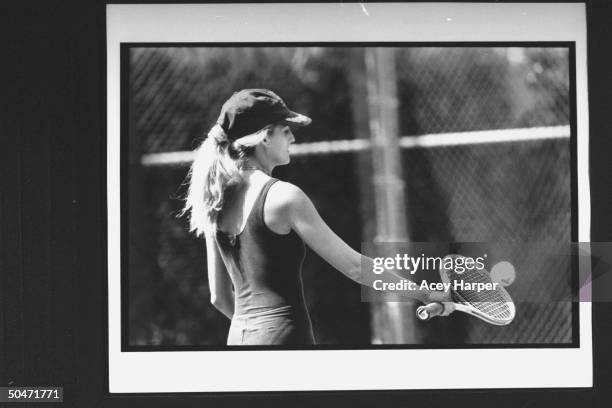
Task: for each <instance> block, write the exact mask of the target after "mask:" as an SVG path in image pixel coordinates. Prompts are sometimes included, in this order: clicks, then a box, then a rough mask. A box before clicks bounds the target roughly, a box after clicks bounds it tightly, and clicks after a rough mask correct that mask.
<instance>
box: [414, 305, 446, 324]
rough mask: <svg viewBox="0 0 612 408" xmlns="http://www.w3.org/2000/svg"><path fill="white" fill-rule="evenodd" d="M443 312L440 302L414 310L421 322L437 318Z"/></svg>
mask: <svg viewBox="0 0 612 408" xmlns="http://www.w3.org/2000/svg"><path fill="white" fill-rule="evenodd" d="M443 312H444V306H443V305H442V303H440V302H434V303H429V304H427V305H425V306H419V307H418V308H417V310H416V315H417V317H418V318H419V319H421V320H429V319H431V318H432V317H434V316H438V315H439V314H442V313H443Z"/></svg>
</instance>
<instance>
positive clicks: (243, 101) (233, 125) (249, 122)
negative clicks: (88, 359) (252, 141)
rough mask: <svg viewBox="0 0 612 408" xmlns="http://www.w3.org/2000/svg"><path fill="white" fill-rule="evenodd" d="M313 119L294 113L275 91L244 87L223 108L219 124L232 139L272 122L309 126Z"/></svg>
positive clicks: (255, 130)
mask: <svg viewBox="0 0 612 408" xmlns="http://www.w3.org/2000/svg"><path fill="white" fill-rule="evenodd" d="M310 122H312V120H311V119H310V118H309V117H308V116H305V115H302V114H299V113H297V112H293V111H292V110H290V109H289V108H288V107H287V105H286V104H285V102H283V100H282V99H281V98H280V97H279V96H278V95H277V94H275V93H274V92H272V91H270V90H267V89H243V90H241V91H238V92H234V94H233V95H232V96H231V97H230V98H229V99H228V100H227V101H226V102H225V103H224V104H223V106H222V107H221V114H220V115H219V119H217V124H218V125H219V126H221V128H222V129H223V130H224V131H225V133H226V134H227V137H228V139H229V140H230V141H232V142H233V141H234V140H236V139H239V138H241V137H243V136H247V135H250V134H253V133H255V132H257V131H259V130H261V129H263V128H264V127H266V126H268V125H272V124H278V123H280V124H285V125H288V126H306V125H308V124H310Z"/></svg>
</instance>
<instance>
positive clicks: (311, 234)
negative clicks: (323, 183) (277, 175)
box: [283, 183, 447, 303]
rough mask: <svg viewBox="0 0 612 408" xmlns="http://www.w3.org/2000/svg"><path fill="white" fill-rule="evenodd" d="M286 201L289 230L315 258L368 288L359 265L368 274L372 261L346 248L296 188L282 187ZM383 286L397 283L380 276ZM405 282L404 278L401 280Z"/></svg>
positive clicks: (429, 298)
mask: <svg viewBox="0 0 612 408" xmlns="http://www.w3.org/2000/svg"><path fill="white" fill-rule="evenodd" d="M283 184H284V186H283V189H284V190H285V191H284V193H285V194H286V197H288V199H287V206H286V207H287V217H288V218H289V220H290V224H291V228H292V229H293V230H295V231H296V232H297V233H298V235H299V236H300V237H301V238H302V239H303V240H304V242H306V244H307V245H308V246H309V247H310V248H312V249H313V250H314V251H315V252H316V253H317V254H318V255H319V256H321V257H322V258H323V259H325V260H326V261H327V262H329V263H330V264H331V265H332V266H333V267H334V268H336V269H337V270H339V271H340V272H342V273H343V274H344V275H346V276H347V277H349V278H350V279H352V280H353V281H355V282H357V283H359V284H362V285H366V286H369V284H370V280H367V279H364V276H362V269H361V268H362V262H364V267H365V270H372V267H373V263H374V261H373V260H372V258H369V257H366V256H365V255H361V254H360V253H359V252H357V251H355V250H354V249H353V248H351V247H350V246H348V245H347V244H346V243H345V242H344V241H343V240H342V239H341V238H340V237H338V235H336V234H335V233H334V232H333V231H332V230H331V228H329V226H328V225H327V224H326V223H325V221H323V219H322V218H321V216H320V215H319V213H318V212H317V210H316V209H315V207H314V205H313V204H312V201H310V199H309V198H308V197H307V196H306V194H304V192H303V191H302V190H300V189H299V188H298V187H296V186H293V185H291V184H288V183H283ZM379 276H380V278H381V279H384V280H385V281H386V282H394V281H397V280H398V279H399V278H400V277H399V276H398V275H396V274H391V273H389V272H383V274H381V275H379ZM402 279H405V278H402ZM406 295H409V296H410V297H412V298H415V299H418V300H419V301H421V302H423V303H429V302H433V301H444V300H446V297H447V295H446V294H445V293H444V292H436V291H417V290H415V291H407V293H406Z"/></svg>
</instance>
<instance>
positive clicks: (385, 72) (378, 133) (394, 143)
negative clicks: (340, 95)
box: [365, 47, 422, 344]
mask: <svg viewBox="0 0 612 408" xmlns="http://www.w3.org/2000/svg"><path fill="white" fill-rule="evenodd" d="M365 67H366V88H367V106H368V117H369V130H370V139H371V142H372V156H371V158H372V170H373V173H372V174H373V185H374V203H375V219H376V236H375V238H374V240H375V241H376V242H408V240H409V233H408V225H407V219H406V203H405V191H404V178H403V175H402V163H401V151H400V145H399V129H398V127H399V122H398V113H397V112H398V104H399V100H398V96H397V76H396V72H395V50H394V49H393V48H381V47H376V48H366V50H365ZM415 323H416V317H415V315H414V303H413V302H410V301H408V302H406V301H404V302H383V303H373V304H372V330H373V339H374V340H375V341H376V342H382V343H406V344H413V343H420V342H421V340H422V339H421V338H420V337H421V336H420V333H419V332H418V331H417V330H416V327H415Z"/></svg>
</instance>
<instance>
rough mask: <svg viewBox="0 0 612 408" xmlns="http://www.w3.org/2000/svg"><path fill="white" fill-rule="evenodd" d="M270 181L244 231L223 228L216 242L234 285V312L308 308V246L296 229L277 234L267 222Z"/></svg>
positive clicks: (249, 216)
mask: <svg viewBox="0 0 612 408" xmlns="http://www.w3.org/2000/svg"><path fill="white" fill-rule="evenodd" d="M277 181H278V179H274V178H272V179H270V180H268V181H267V182H266V183H265V184H264V186H263V188H262V189H261V191H260V192H259V194H258V196H257V198H256V199H255V202H254V204H253V207H252V209H251V212H250V214H249V215H248V217H247V220H246V224H245V227H244V229H243V230H242V232H240V233H238V234H236V235H232V234H227V233H225V232H223V231H221V230H219V229H217V232H216V242H217V246H218V248H219V252H220V253H221V257H222V258H223V262H224V263H225V266H226V268H227V271H228V273H229V275H230V278H231V280H232V284H233V286H234V299H235V300H234V313H235V314H237V315H241V314H249V313H257V312H262V311H267V310H271V309H275V308H278V307H282V306H292V307H293V308H294V309H295V310H296V311H304V312H305V311H306V306H305V303H304V292H303V285H302V262H303V260H304V255H305V247H304V242H303V241H302V239H301V238H300V237H299V236H298V235H297V233H296V232H295V231H293V230H291V232H290V233H289V234H286V235H282V234H277V233H275V232H273V231H272V230H270V229H269V228H268V227H267V226H266V225H265V222H264V203H265V200H266V196H267V194H268V190H269V189H270V187H271V186H272V184H274V183H275V182H277Z"/></svg>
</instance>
